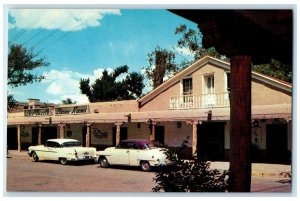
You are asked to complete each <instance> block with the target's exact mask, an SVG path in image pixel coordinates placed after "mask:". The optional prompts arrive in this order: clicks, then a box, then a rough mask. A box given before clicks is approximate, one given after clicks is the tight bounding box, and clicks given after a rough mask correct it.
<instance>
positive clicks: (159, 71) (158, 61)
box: [144, 46, 178, 88]
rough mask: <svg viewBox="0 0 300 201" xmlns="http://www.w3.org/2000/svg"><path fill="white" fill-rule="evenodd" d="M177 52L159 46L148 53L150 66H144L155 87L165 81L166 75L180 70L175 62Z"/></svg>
mask: <svg viewBox="0 0 300 201" xmlns="http://www.w3.org/2000/svg"><path fill="white" fill-rule="evenodd" d="M174 59H175V53H174V52H173V51H168V50H166V49H162V48H160V47H159V46H157V47H156V48H155V50H154V51H153V52H151V53H149V54H148V62H149V66H148V67H146V68H144V70H145V74H146V77H147V78H148V79H149V80H151V81H152V83H153V88H156V87H158V86H159V85H161V84H162V83H163V82H164V77H165V76H168V75H172V74H174V73H175V72H177V71H178V67H177V65H176V64H175V61H174Z"/></svg>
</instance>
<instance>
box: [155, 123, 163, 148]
mask: <svg viewBox="0 0 300 201" xmlns="http://www.w3.org/2000/svg"><path fill="white" fill-rule="evenodd" d="M154 140H155V141H157V142H159V143H160V144H165V127H164V126H155V139H154Z"/></svg>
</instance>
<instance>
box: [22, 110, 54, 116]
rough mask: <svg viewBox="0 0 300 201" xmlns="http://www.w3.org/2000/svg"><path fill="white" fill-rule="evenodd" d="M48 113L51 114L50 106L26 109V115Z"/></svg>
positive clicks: (45, 114)
mask: <svg viewBox="0 0 300 201" xmlns="http://www.w3.org/2000/svg"><path fill="white" fill-rule="evenodd" d="M48 115H51V114H50V110H49V108H37V109H28V110H24V116H26V117H33V116H48Z"/></svg>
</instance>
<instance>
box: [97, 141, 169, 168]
mask: <svg viewBox="0 0 300 201" xmlns="http://www.w3.org/2000/svg"><path fill="white" fill-rule="evenodd" d="M165 151H166V150H165V149H164V148H159V147H155V146H154V144H153V143H152V142H151V141H150V140H144V139H131V140H129V139H128V140H123V141H121V142H120V144H119V145H118V146H116V147H109V148H106V149H105V150H104V151H98V152H97V154H96V155H97V158H98V162H99V164H100V166H101V167H102V168H106V167H108V166H109V165H126V166H140V167H141V169H142V170H143V171H150V170H151V167H154V166H160V165H169V164H172V162H171V161H169V160H168V159H167V156H166V154H165Z"/></svg>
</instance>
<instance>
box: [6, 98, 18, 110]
mask: <svg viewBox="0 0 300 201" xmlns="http://www.w3.org/2000/svg"><path fill="white" fill-rule="evenodd" d="M17 107H18V104H17V101H16V100H15V99H14V96H13V95H11V94H10V95H8V96H7V111H8V112H11V111H12V110H13V109H15V108H17Z"/></svg>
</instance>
